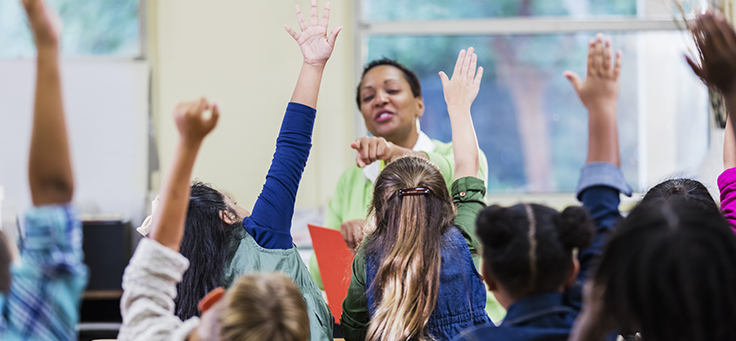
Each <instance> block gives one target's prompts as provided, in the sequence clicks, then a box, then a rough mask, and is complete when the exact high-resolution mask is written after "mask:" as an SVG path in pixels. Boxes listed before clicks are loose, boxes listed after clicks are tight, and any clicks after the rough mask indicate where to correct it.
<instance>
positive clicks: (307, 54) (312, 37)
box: [284, 0, 342, 66]
mask: <svg viewBox="0 0 736 341" xmlns="http://www.w3.org/2000/svg"><path fill="white" fill-rule="evenodd" d="M296 16H297V19H298V20H299V28H300V29H301V31H302V32H301V33H299V32H296V31H294V30H293V29H292V28H290V27H289V26H286V25H285V26H284V28H285V29H286V31H287V32H289V34H291V36H292V37H294V40H296V42H297V44H299V48H300V49H301V50H302V55H303V56H304V62H305V63H307V64H310V65H320V66H323V65H325V63H327V60H328V59H329V58H330V55H332V49H333V48H334V46H335V40H336V39H337V34H338V33H340V31H341V30H342V26H338V27H336V28H335V29H334V30H332V32H330V34H329V35H327V26H328V25H329V23H330V3H329V2H328V3H325V9H324V11H323V13H322V20H321V21H320V22H319V24H317V21H318V19H317V0H312V9H311V17H310V25H307V23H306V22H305V21H304V15H303V14H302V10H301V8H300V7H299V5H296Z"/></svg>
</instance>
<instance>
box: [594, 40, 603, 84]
mask: <svg viewBox="0 0 736 341" xmlns="http://www.w3.org/2000/svg"><path fill="white" fill-rule="evenodd" d="M602 38H603V35H602V34H600V33H598V35H597V36H596V37H595V52H594V53H593V74H594V75H598V76H600V75H601V67H602V66H603V39H602Z"/></svg>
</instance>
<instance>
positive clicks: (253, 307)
mask: <svg viewBox="0 0 736 341" xmlns="http://www.w3.org/2000/svg"><path fill="white" fill-rule="evenodd" d="M223 299H224V303H225V304H224V306H223V308H222V311H221V314H220V318H219V324H220V340H222V341H236V340H237V341H262V340H272V341H306V340H308V339H309V335H310V334H309V316H308V315H307V304H306V303H305V302H304V298H302V295H301V293H300V292H299V289H298V288H297V287H296V285H295V284H294V282H293V281H292V280H291V278H289V277H287V276H285V275H283V274H280V273H259V274H254V275H247V276H242V277H240V278H239V279H238V280H237V281H236V282H235V284H234V285H233V286H232V287H231V288H230V289H229V290H228V291H227V294H226V295H225V297H224V298H223Z"/></svg>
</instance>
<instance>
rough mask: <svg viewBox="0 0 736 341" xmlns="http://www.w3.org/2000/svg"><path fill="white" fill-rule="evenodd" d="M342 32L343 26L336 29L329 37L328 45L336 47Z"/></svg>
mask: <svg viewBox="0 0 736 341" xmlns="http://www.w3.org/2000/svg"><path fill="white" fill-rule="evenodd" d="M340 31H342V26H338V27H335V29H334V30H332V32H331V33H330V35H329V36H327V43H328V44H330V46H333V47H334V46H335V41H336V40H337V35H338V34H339V33H340Z"/></svg>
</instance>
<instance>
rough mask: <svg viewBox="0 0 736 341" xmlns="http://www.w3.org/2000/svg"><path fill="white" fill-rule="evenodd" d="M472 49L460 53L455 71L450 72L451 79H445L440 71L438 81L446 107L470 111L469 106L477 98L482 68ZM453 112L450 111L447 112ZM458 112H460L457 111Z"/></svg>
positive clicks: (443, 73)
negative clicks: (439, 81)
mask: <svg viewBox="0 0 736 341" xmlns="http://www.w3.org/2000/svg"><path fill="white" fill-rule="evenodd" d="M473 52H474V49H473V48H472V47H470V48H468V51H467V52H466V51H465V50H461V51H460V55H459V56H458V57H457V62H456V63H455V70H454V71H453V72H452V79H450V78H448V77H447V74H445V72H444V71H440V79H441V80H442V90H443V91H444V93H445V102H446V103H447V107H448V108H450V107H456V108H458V109H463V110H467V111H470V106H471V105H472V104H473V101H475V97H477V96H478V90H480V80H481V78H483V67H482V66H481V67H479V68H478V69H477V71H478V72H477V73H476V66H477V64H478V55H476V54H475V53H473ZM448 111H449V112H453V111H452V110H448ZM458 112H460V111H458Z"/></svg>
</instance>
